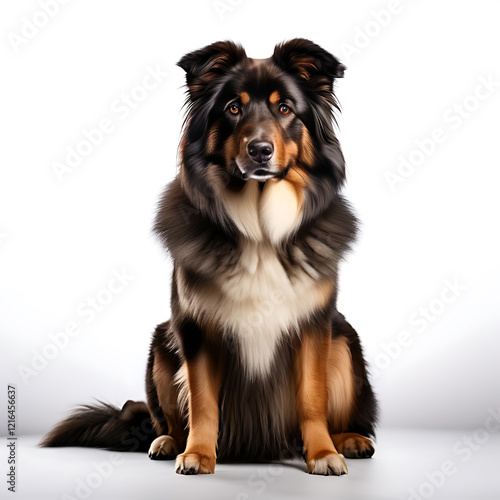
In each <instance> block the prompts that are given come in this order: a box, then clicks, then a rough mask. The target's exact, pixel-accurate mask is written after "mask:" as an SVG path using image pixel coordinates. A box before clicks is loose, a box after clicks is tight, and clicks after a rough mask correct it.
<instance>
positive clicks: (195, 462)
mask: <svg viewBox="0 0 500 500" xmlns="http://www.w3.org/2000/svg"><path fill="white" fill-rule="evenodd" d="M214 471H215V456H213V457H211V456H208V455H201V454H199V453H182V454H181V455H178V457H177V459H176V460H175V472H177V474H186V475H188V474H213V473H214Z"/></svg>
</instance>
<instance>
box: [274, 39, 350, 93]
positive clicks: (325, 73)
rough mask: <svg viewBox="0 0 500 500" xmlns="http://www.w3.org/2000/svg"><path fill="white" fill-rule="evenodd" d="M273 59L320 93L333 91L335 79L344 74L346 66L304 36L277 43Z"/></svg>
mask: <svg viewBox="0 0 500 500" xmlns="http://www.w3.org/2000/svg"><path fill="white" fill-rule="evenodd" d="M273 61H274V62H275V64H277V65H278V66H279V67H280V68H281V69H283V70H284V71H286V72H288V73H291V74H293V75H295V76H297V77H298V78H299V79H301V80H302V81H303V82H304V83H305V84H306V85H307V86H309V87H311V88H312V89H313V90H314V91H316V92H320V93H322V92H325V91H326V92H328V93H331V92H332V89H333V81H334V79H335V78H342V77H343V76H344V70H345V66H344V65H343V64H342V63H340V61H339V60H338V59H337V58H335V57H334V56H332V54H330V53H329V52H327V51H326V50H325V49H323V48H321V47H320V46H319V45H316V44H315V43H313V42H311V41H310V40H306V39H304V38H294V39H293V40H290V41H288V42H284V43H281V44H279V45H276V47H275V48H274V54H273Z"/></svg>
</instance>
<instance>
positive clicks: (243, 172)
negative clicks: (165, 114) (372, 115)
mask: <svg viewBox="0 0 500 500" xmlns="http://www.w3.org/2000/svg"><path fill="white" fill-rule="evenodd" d="M178 64H179V66H181V67H182V68H183V69H184V70H185V72H186V81H187V88H188V98H187V102H188V113H187V119H186V126H185V132H184V136H183V140H182V143H181V155H182V165H183V168H184V169H185V170H186V173H185V175H187V176H189V178H190V182H191V183H192V184H199V185H201V184H203V185H204V187H202V190H204V191H205V192H206V189H207V188H206V186H207V185H212V184H213V182H211V181H210V179H209V178H208V177H207V176H208V175H209V173H208V172H211V173H210V175H214V168H215V169H217V172H218V174H219V175H222V176H224V179H225V181H224V182H225V183H226V185H231V186H236V187H237V186H238V185H241V183H244V182H245V181H247V180H249V179H257V180H259V181H262V182H265V181H266V180H268V179H271V178H274V179H285V178H289V177H290V176H295V177H296V178H299V177H297V174H298V176H300V179H302V180H301V181H300V182H301V183H302V184H303V186H302V187H303V188H304V190H307V189H308V188H307V186H310V191H311V192H316V194H317V196H316V198H317V197H318V196H319V197H320V198H328V194H323V195H322V194H320V193H321V192H322V191H324V190H325V189H328V190H329V193H330V194H331V192H336V190H337V189H338V187H339V186H340V185H341V184H342V181H343V179H344V160H343V156H342V153H341V151H340V147H339V144H338V141H337V138H336V137H335V133H334V129H333V110H334V108H335V107H336V100H335V96H334V94H333V83H334V80H335V79H336V78H339V77H342V76H343V72H344V66H343V65H342V64H341V63H340V62H339V61H338V60H337V59H336V58H335V57H334V56H332V55H331V54H330V53H328V52H327V51H325V50H324V49H322V48H321V47H319V46H318V45H316V44H314V43H312V42H310V41H309V40H305V39H294V40H291V41H289V42H286V43H282V44H280V45H277V46H276V47H275V49H274V53H273V55H272V56H271V57H270V58H268V59H252V58H249V57H247V55H246V53H245V51H244V49H243V48H242V47H241V46H239V45H237V44H235V43H233V42H230V41H226V42H217V43H214V44H212V45H209V46H207V47H205V48H203V49H200V50H197V51H194V52H191V53H189V54H187V55H185V56H184V57H183V58H182V59H181V60H180V61H179V63H178ZM294 172H295V173H294ZM321 183H322V184H323V187H321V185H320V184H321ZM313 198H314V197H313ZM318 203H319V202H318V200H313V204H315V205H318ZM318 208H319V207H318Z"/></svg>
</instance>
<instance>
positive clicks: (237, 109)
mask: <svg viewBox="0 0 500 500" xmlns="http://www.w3.org/2000/svg"><path fill="white" fill-rule="evenodd" d="M229 112H230V113H231V114H232V115H237V114H238V113H239V112H240V107H239V106H238V105H237V104H236V103H235V102H233V104H231V105H230V106H229Z"/></svg>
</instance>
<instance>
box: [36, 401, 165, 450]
mask: <svg viewBox="0 0 500 500" xmlns="http://www.w3.org/2000/svg"><path fill="white" fill-rule="evenodd" d="M155 437H156V433H155V431H154V429H153V423H152V420H151V415H150V413H149V409H148V406H147V404H146V403H143V402H139V401H127V402H126V403H125V404H124V405H123V408H122V409H121V410H120V409H119V408H116V407H115V406H112V405H110V404H108V403H103V402H101V401H98V403H97V404H95V405H83V406H80V407H79V408H77V409H76V410H75V411H74V412H73V413H72V414H71V415H70V416H69V417H67V418H66V419H65V420H63V421H62V422H60V423H59V424H57V425H56V426H55V427H54V428H53V429H52V430H51V431H50V432H49V433H48V434H47V435H46V436H45V437H44V438H43V439H42V441H41V443H40V446H47V447H53V446H85V447H91V448H104V449H106V450H114V451H147V450H148V448H149V445H150V444H151V442H152V441H153V439H155Z"/></svg>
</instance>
